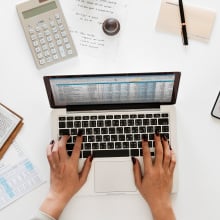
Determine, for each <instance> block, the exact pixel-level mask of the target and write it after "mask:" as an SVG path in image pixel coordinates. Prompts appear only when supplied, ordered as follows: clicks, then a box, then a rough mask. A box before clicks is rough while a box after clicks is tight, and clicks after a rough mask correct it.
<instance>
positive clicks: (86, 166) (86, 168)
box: [79, 156, 93, 186]
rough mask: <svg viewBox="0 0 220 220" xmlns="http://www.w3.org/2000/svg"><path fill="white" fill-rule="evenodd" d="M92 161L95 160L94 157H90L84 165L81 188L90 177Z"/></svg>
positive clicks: (81, 174)
mask: <svg viewBox="0 0 220 220" xmlns="http://www.w3.org/2000/svg"><path fill="white" fill-rule="evenodd" d="M92 160H93V156H89V157H88V158H87V159H86V161H85V163H84V166H83V168H82V171H81V173H80V179H79V181H80V185H81V186H82V185H83V184H84V183H85V182H86V180H87V177H88V175H89V171H90V169H91V166H92Z"/></svg>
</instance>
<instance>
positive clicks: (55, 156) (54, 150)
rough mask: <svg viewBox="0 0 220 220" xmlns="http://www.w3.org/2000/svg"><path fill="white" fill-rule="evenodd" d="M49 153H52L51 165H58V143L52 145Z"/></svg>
mask: <svg viewBox="0 0 220 220" xmlns="http://www.w3.org/2000/svg"><path fill="white" fill-rule="evenodd" d="M51 153H52V160H53V163H55V164H58V163H59V161H60V158H59V153H58V141H56V142H55V143H54V145H53V148H52V151H51Z"/></svg>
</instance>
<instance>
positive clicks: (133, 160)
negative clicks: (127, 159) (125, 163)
mask: <svg viewBox="0 0 220 220" xmlns="http://www.w3.org/2000/svg"><path fill="white" fill-rule="evenodd" d="M131 161H132V163H133V165H135V164H136V158H134V157H131Z"/></svg>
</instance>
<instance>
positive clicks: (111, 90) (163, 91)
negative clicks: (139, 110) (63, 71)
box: [44, 72, 180, 108]
mask: <svg viewBox="0 0 220 220" xmlns="http://www.w3.org/2000/svg"><path fill="white" fill-rule="evenodd" d="M179 78H180V73H178V72H170V73H135V74H134V73H129V74H98V75H74V76H46V77H44V81H45V85H46V88H47V93H48V97H49V101H50V105H51V107H55V108H56V107H66V106H73V107H74V106H90V105H92V106H101V105H120V106H122V105H131V104H147V103H151V104H152V103H166V104H173V103H175V101H176V95H177V89H178V84H179Z"/></svg>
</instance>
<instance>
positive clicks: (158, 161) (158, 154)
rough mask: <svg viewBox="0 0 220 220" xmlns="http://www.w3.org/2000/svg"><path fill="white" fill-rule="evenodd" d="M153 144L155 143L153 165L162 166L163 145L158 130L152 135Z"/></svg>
mask: <svg viewBox="0 0 220 220" xmlns="http://www.w3.org/2000/svg"><path fill="white" fill-rule="evenodd" d="M154 145H155V165H156V166H162V162H163V146H162V143H161V139H160V134H159V132H157V131H156V133H155V135H154Z"/></svg>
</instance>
